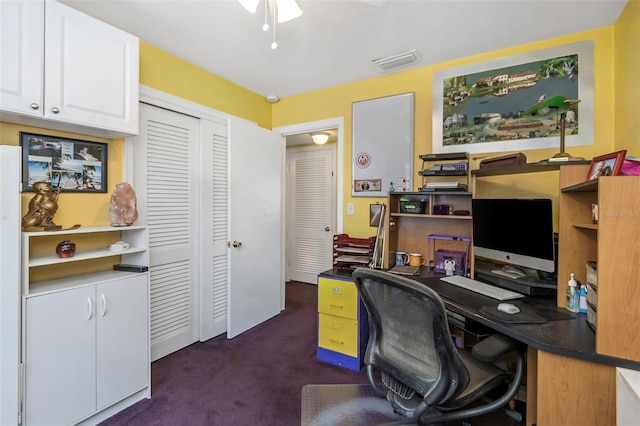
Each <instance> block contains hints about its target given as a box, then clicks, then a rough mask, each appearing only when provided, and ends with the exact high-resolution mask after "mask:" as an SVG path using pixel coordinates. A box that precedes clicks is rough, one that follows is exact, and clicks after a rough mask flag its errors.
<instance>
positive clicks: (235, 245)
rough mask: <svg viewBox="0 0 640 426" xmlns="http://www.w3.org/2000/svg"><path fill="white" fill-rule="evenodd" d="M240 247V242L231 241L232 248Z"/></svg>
mask: <svg viewBox="0 0 640 426" xmlns="http://www.w3.org/2000/svg"><path fill="white" fill-rule="evenodd" d="M241 245H242V243H241V242H240V241H238V240H234V241H233V246H234V247H240V246H241Z"/></svg>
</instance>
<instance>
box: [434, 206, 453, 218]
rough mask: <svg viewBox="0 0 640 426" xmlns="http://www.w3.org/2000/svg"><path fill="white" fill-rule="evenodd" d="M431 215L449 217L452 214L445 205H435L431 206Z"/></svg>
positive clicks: (449, 208) (450, 209) (451, 210)
mask: <svg viewBox="0 0 640 426" xmlns="http://www.w3.org/2000/svg"><path fill="white" fill-rule="evenodd" d="M433 214H436V215H443V216H449V215H450V214H453V208H451V206H449V205H447V204H436V205H434V206H433Z"/></svg>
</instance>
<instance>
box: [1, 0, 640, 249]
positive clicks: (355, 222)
mask: <svg viewBox="0 0 640 426" xmlns="http://www.w3.org/2000/svg"><path fill="white" fill-rule="evenodd" d="M639 27H640V2H638V1H630V2H628V4H627V6H626V7H625V9H624V11H623V13H622V15H621V16H620V18H619V20H618V22H617V23H616V25H614V26H612V27H606V28H600V29H595V30H592V31H587V32H583V33H578V34H573V35H570V36H566V37H559V38H554V39H550V40H544V41H539V42H535V43H530V44H527V45H522V46H516V47H513V48H509V49H504V50H499V51H494V52H489V53H484V54H481V55H475V56H471V57H467V58H460V59H457V60H454V61H449V62H445V63H440V64H435V65H430V66H426V67H422V68H418V69H415V70H410V71H405V72H400V73H395V74H390V75H383V76H380V77H377V78H373V79H368V80H363V81H359V82H356V83H351V84H346V85H342V86H336V87H332V88H328V89H324V90H319V91H315V92H310V93H305V94H301V95H297V96H292V97H289V98H284V99H282V100H281V101H280V102H279V103H277V104H270V103H268V102H267V101H266V100H265V99H264V98H263V97H262V96H261V95H258V94H256V93H253V92H251V91H249V90H247V89H244V88H242V87H240V86H238V85H236V84H234V83H232V82H230V81H228V80H226V79H223V78H221V77H218V76H216V75H214V74H211V73H209V72H207V71H204V70H203V69H201V68H199V67H197V66H195V65H193V64H190V63H188V62H186V61H183V60H181V59H179V58H177V57H175V56H173V55H171V54H169V53H167V52H164V51H162V50H160V49H158V48H155V47H154V46H151V45H149V44H147V43H145V42H141V44H140V83H141V84H143V85H146V86H149V87H151V88H154V89H157V90H161V91H164V92H167V93H170V94H172V95H175V96H178V97H181V98H184V99H187V100H190V101H193V102H196V103H199V104H202V105H205V106H208V107H210V108H213V109H216V110H219V111H222V112H226V113H229V114H233V115H236V116H239V117H242V118H245V119H248V120H251V121H255V122H257V123H258V124H259V125H260V126H263V127H266V128H273V127H281V126H286V125H291V124H298V123H303V122H310V121H316V120H322V119H327V118H333V117H344V119H345V129H344V130H345V133H344V134H345V153H344V154H345V170H344V171H343V172H344V178H345V185H344V188H343V191H344V193H345V199H344V205H345V209H346V205H347V203H348V202H353V203H354V204H355V206H356V214H355V215H353V216H348V215H346V211H345V212H342V214H343V215H344V218H345V220H344V224H345V227H344V230H345V232H347V233H350V234H352V235H353V236H357V237H365V236H369V235H373V233H374V232H375V230H374V229H373V228H370V227H369V226H368V222H369V221H368V214H369V213H368V212H369V207H368V205H369V204H370V203H375V202H376V201H383V199H371V198H355V199H354V198H352V197H351V196H350V194H351V190H350V180H351V104H352V103H353V102H355V101H360V100H364V99H372V98H377V97H383V96H390V95H395V94H398V93H406V92H414V93H415V164H414V170H419V169H420V167H421V162H420V160H419V159H418V155H419V154H426V153H430V152H431V130H432V129H431V112H432V111H431V106H432V101H431V99H432V81H433V73H434V72H436V71H439V70H442V69H447V68H451V67H457V66H461V65H466V64H470V63H475V62H479V61H485V60H491V59H495V58H498V57H501V56H506V55H514V54H519V53H523V52H527V51H531V50H537V49H544V48H547V47H552V46H557V45H562V44H566V43H573V42H577V41H582V40H587V39H593V40H594V49H595V52H594V55H595V61H594V62H595V73H594V74H595V87H594V92H595V102H596V104H595V105H594V115H595V117H596V118H595V124H594V135H595V144H594V145H592V146H584V147H572V148H571V153H572V154H573V155H577V156H582V157H585V158H591V157H593V156H595V155H601V154H604V153H607V152H612V151H614V150H618V149H627V150H628V151H629V154H630V155H640V149H639V147H638V145H639V143H638V138H639V137H638V136H637V135H638V134H637V132H636V131H635V125H636V124H637V123H638V111H640V108H639V107H640V105H639V104H638V103H639V102H640V101H639V99H640V96H639V95H638V85H637V83H636V82H635V78H634V77H635V73H636V72H637V70H638V69H640V51H639V50H638V49H637V47H636V46H638V45H639V43H640V34H639V31H638V30H637V28H639ZM614 82H615V84H614ZM20 130H24V131H30V132H34V133H46V134H51V135H61V136H67V137H72V138H80V139H83V138H85V139H88V140H98V141H104V140H100V139H96V138H91V137H85V136H83V135H75V134H69V133H64V132H54V131H49V130H43V129H37V128H30V127H25V126H18V125H13V124H8V123H0V143H3V144H10V145H13V144H16V145H17V144H18V132H19V131H20ZM555 151H556V150H553V149H543V150H529V151H526V155H527V160H528V161H529V162H532V161H538V160H541V159H544V158H547V157H549V156H550V155H552V154H553V153H554V152H555ZM476 157H477V156H474V157H472V164H471V166H472V167H474V168H475V167H477V162H478V161H479V159H478V158H476ZM122 159H123V144H122V141H110V142H109V184H108V186H109V191H111V188H112V187H113V185H115V184H116V183H118V182H120V181H121V179H122ZM416 178H417V176H416ZM483 182H486V183H487V184H486V185H483V187H482V188H483V189H482V190H483V191H486V193H484V194H483V195H484V196H486V195H494V194H495V195H497V194H501V193H504V192H514V191H518V193H521V194H522V193H525V194H527V195H529V196H551V197H552V198H556V197H557V178H556V174H554V173H544V174H540V175H536V179H529V178H527V177H501V178H494V179H486V180H485V181H483ZM418 185H419V180H418V179H414V189H416V188H417V186H418ZM61 197H62V198H61V206H60V210H59V211H58V213H57V215H56V218H55V220H56V222H60V224H63V225H67V224H73V223H77V222H81V223H83V225H87V226H88V225H102V224H105V223H106V220H107V219H106V215H107V212H108V203H109V199H110V192H109V193H108V194H89V195H87V194H63V196H61ZM29 198H30V196H29V194H23V210H24V209H25V208H26V204H27V203H28V199H29ZM87 205H92V206H94V207H93V208H92V209H91V212H87V213H79V212H82V211H84V210H87V209H85V208H84V207H85V206H87ZM96 206H97V208H95V207H96Z"/></svg>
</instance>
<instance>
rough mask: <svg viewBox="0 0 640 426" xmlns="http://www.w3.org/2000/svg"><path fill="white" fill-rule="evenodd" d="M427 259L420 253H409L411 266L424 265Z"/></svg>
mask: <svg viewBox="0 0 640 426" xmlns="http://www.w3.org/2000/svg"><path fill="white" fill-rule="evenodd" d="M426 263H427V261H426V260H425V258H424V257H422V255H421V254H420V253H409V265H410V266H422V265H424V264H426Z"/></svg>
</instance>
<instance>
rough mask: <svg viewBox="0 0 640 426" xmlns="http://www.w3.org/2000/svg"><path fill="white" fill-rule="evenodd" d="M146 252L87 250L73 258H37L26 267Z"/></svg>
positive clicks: (145, 249)
mask: <svg viewBox="0 0 640 426" xmlns="http://www.w3.org/2000/svg"><path fill="white" fill-rule="evenodd" d="M144 251H147V248H146V247H129V248H128V249H126V250H121V251H111V250H107V249H104V250H87V251H83V252H82V253H76V254H75V255H74V256H73V257H67V258H60V257H58V256H55V255H49V256H38V257H32V258H30V259H29V263H28V264H27V266H29V267H30V268H33V267H36V266H44V265H54V264H58V263H68V262H78V261H80V260H88V259H99V258H102V257H109V256H122V255H125V254H133V253H141V252H144Z"/></svg>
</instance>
